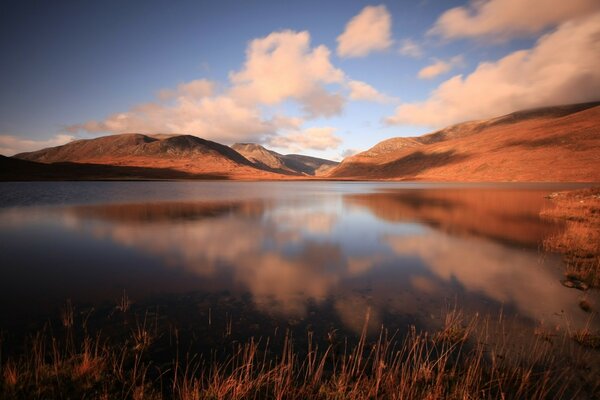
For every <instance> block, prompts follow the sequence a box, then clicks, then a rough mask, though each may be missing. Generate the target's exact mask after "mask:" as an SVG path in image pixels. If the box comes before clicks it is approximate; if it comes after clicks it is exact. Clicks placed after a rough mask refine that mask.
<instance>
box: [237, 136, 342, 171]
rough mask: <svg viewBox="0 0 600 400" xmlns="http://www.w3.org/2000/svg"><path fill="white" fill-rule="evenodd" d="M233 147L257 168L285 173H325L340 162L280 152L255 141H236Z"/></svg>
mask: <svg viewBox="0 0 600 400" xmlns="http://www.w3.org/2000/svg"><path fill="white" fill-rule="evenodd" d="M231 148H232V149H234V150H235V151H237V152H238V153H240V154H242V155H243V156H244V157H246V158H247V159H248V160H250V161H251V162H252V163H254V165H255V166H256V167H257V168H260V169H265V170H268V171H273V172H277V173H280V174H285V175H317V176H318V175H323V174H324V173H326V172H327V171H329V169H331V168H333V167H335V166H336V165H338V164H339V163H337V162H335V161H330V160H325V159H322V158H317V157H309V156H303V155H300V154H279V153H277V152H275V151H272V150H268V149H266V148H264V147H263V146H261V145H259V144H255V143H236V144H234V145H233V146H231Z"/></svg>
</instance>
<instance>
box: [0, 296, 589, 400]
mask: <svg viewBox="0 0 600 400" xmlns="http://www.w3.org/2000/svg"><path fill="white" fill-rule="evenodd" d="M121 309H122V308H121ZM128 312H131V310H129V307H128ZM130 317H132V319H133V320H135V321H137V322H135V323H134V324H133V325H124V326H126V328H125V330H126V331H127V334H125V335H122V336H119V337H117V338H116V339H115V338H114V337H112V338H111V337H108V335H102V334H100V333H98V334H96V335H93V334H91V333H89V332H87V328H86V321H87V320H86V319H85V318H84V317H78V314H77V313H75V312H73V306H72V305H71V304H70V303H68V305H67V307H65V312H63V316H62V320H63V321H67V322H69V323H66V324H63V326H62V327H61V328H60V329H61V332H60V333H52V330H51V329H50V328H49V327H47V328H46V329H44V330H42V331H41V332H38V333H37V334H35V335H33V336H32V337H30V338H29V339H28V340H27V343H26V344H25V346H24V350H23V351H22V352H21V353H20V354H12V355H11V356H10V357H9V358H7V359H3V358H1V357H0V371H1V373H0V377H1V382H0V398H2V399H21V398H28V399H47V398H64V399H70V398H85V399H116V398H119V399H120V398H124V399H171V398H173V399H181V400H191V399H308V398H311V399H388V398H389V399H475V398H477V399H505V398H511V399H546V398H561V399H562V398H577V397H578V396H581V397H583V398H586V397H591V396H598V395H600V388H599V387H598V382H595V381H594V379H593V378H592V379H589V380H587V381H586V380H585V379H584V380H583V381H582V380H581V378H578V377H577V376H576V374H574V370H575V368H574V367H573V365H582V363H585V355H586V354H587V353H586V352H589V351H595V350H589V349H588V347H594V346H596V344H597V343H596V342H594V340H595V339H594V336H592V335H591V333H590V332H587V331H586V332H583V331H582V332H576V333H574V334H573V339H574V340H575V341H576V342H579V343H581V344H582V345H585V346H588V347H583V346H579V347H578V348H577V349H573V348H568V349H567V353H568V354H570V357H574V358H570V359H572V360H574V361H573V362H574V363H575V364H573V363H569V362H565V359H563V358H561V357H560V356H558V355H557V354H559V353H560V352H558V353H557V352H556V351H555V350H556V349H555V348H554V347H553V346H554V345H553V344H552V342H556V343H558V345H559V346H567V347H568V346H572V345H575V343H574V342H572V341H569V340H566V341H565V340H560V338H557V337H555V335H552V337H551V335H550V334H548V333H546V332H544V331H540V330H539V329H538V330H537V331H536V334H535V335H534V334H533V332H531V334H530V335H526V336H525V337H524V339H523V337H521V339H519V340H514V339H513V338H517V337H518V336H519V334H514V332H513V333H510V332H508V331H510V326H509V324H507V323H506V322H504V321H502V320H501V318H500V319H498V320H491V319H489V318H486V319H482V318H479V317H474V318H472V319H470V320H466V319H465V318H464V317H463V314H462V313H461V312H460V311H458V310H450V311H448V312H447V313H446V315H445V318H444V325H443V326H442V327H441V328H440V329H439V330H437V331H433V332H428V331H417V329H416V328H415V327H411V328H410V329H409V331H408V334H407V335H405V336H403V337H399V336H398V332H395V333H394V332H388V331H387V330H386V329H385V328H383V327H382V328H381V330H380V331H379V334H378V335H377V336H375V337H370V336H369V335H368V332H367V326H368V322H369V314H367V315H366V318H365V324H364V327H363V330H362V333H361V334H360V336H359V337H357V338H355V340H354V341H353V339H352V338H339V337H338V335H336V334H335V332H329V334H328V335H327V336H326V337H328V340H325V341H323V343H320V342H319V341H318V340H316V339H315V333H314V332H311V331H307V333H306V334H307V336H308V337H307V341H306V343H307V345H306V347H303V348H302V349H300V348H298V347H297V345H296V344H295V340H294V337H293V335H292V334H291V333H290V332H286V333H284V334H282V333H279V334H278V333H277V332H275V333H274V334H273V335H272V336H271V337H268V338H249V339H248V340H247V341H245V342H236V341H233V340H232V341H230V342H227V343H226V344H225V345H224V346H223V347H222V348H220V349H216V348H215V349H212V350H211V352H210V353H209V354H208V355H206V354H204V355H202V354H200V353H194V352H190V351H186V352H182V351H181V348H182V347H183V348H185V347H186V346H184V345H183V343H180V338H179V334H178V332H177V331H176V330H170V331H169V332H168V333H167V332H166V331H164V330H162V329H160V328H159V325H160V324H159V322H158V319H156V318H152V315H150V314H149V313H148V312H146V313H144V314H143V318H142V317H141V315H140V316H139V318H138V316H133V315H130ZM76 328H77V329H76ZM215 329H216V328H215ZM228 330H229V333H228V332H227V331H228ZM230 330H231V326H229V327H226V328H225V332H224V333H221V335H222V336H223V337H227V336H228V335H229V334H231V332H230ZM520 332H521V331H520ZM502 333H505V335H503V334H502ZM521 333H522V332H521ZM521 336H522V335H521ZM200 340H202V338H200ZM159 342H163V343H169V344H170V345H169V346H168V348H167V352H168V354H170V359H168V360H166V361H165V360H164V359H160V357H158V356H156V354H157V351H158V347H159ZM590 343H591V344H593V346H589V345H590ZM594 343H596V344H594ZM580 350H581V351H580ZM573 355H575V356H573ZM582 382H583V384H582Z"/></svg>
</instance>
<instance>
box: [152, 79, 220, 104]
mask: <svg viewBox="0 0 600 400" xmlns="http://www.w3.org/2000/svg"><path fill="white" fill-rule="evenodd" d="M215 86H216V85H215V83H214V82H212V81H209V80H208V79H196V80H193V81H190V82H187V83H180V84H179V85H177V89H176V90H170V89H164V90H161V91H160V92H159V93H158V98H159V99H160V100H163V101H164V100H169V99H172V98H174V97H179V96H183V97H189V98H193V99H201V98H203V97H209V96H212V95H213V94H214V92H215Z"/></svg>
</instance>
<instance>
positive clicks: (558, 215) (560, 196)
mask: <svg viewBox="0 0 600 400" xmlns="http://www.w3.org/2000/svg"><path fill="white" fill-rule="evenodd" d="M549 197H550V199H551V200H552V205H551V206H550V207H546V208H544V209H543V210H542V211H541V213H540V215H541V216H542V217H543V218H547V219H553V220H559V221H562V222H563V223H564V224H565V229H564V230H563V231H562V232H561V233H559V234H557V235H553V236H550V237H548V238H546V239H545V240H544V243H543V246H544V249H545V250H547V251H553V252H558V253H562V254H563V255H564V259H565V263H566V265H567V269H566V271H565V275H566V276H567V279H569V280H571V281H581V282H585V284H586V285H585V286H581V285H578V287H579V288H586V287H589V286H592V287H600V188H591V189H583V190H574V191H569V192H559V193H553V194H551V195H550V196H549Z"/></svg>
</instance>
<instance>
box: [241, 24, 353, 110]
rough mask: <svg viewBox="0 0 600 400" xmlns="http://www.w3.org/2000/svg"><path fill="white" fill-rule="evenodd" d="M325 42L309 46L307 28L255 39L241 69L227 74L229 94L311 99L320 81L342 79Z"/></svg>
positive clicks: (270, 100) (252, 99) (246, 98)
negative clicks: (323, 44) (230, 84)
mask: <svg viewBox="0 0 600 400" xmlns="http://www.w3.org/2000/svg"><path fill="white" fill-rule="evenodd" d="M329 56H330V52H329V49H327V47H325V46H317V47H315V48H311V47H310V34H309V33H308V32H306V31H305V32H293V31H282V32H274V33H271V34H270V35H268V36H266V37H264V38H261V39H255V40H253V41H252V42H250V44H249V46H248V49H247V50H246V62H245V63H244V67H243V68H242V70H241V71H238V72H233V73H231V74H230V80H231V83H232V84H233V88H232V89H231V96H232V97H234V98H236V99H238V100H240V101H242V102H244V103H261V104H266V105H273V104H278V103H280V102H282V101H284V100H287V99H295V100H298V101H300V102H303V101H305V102H310V100H307V99H311V98H313V97H314V96H315V93H318V92H322V91H324V89H323V87H322V84H329V83H341V82H343V80H344V73H343V72H342V71H341V70H340V69H337V68H335V67H334V66H333V65H332V64H331V61H330V60H329Z"/></svg>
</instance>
